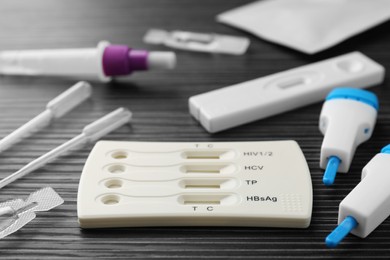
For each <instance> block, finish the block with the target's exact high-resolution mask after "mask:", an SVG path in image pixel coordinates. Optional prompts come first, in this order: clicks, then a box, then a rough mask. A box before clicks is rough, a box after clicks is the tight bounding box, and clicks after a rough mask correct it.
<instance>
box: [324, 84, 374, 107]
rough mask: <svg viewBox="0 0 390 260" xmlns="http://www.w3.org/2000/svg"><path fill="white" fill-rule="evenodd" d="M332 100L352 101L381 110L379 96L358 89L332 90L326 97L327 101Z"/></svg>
mask: <svg viewBox="0 0 390 260" xmlns="http://www.w3.org/2000/svg"><path fill="white" fill-rule="evenodd" d="M332 99H352V100H356V101H360V102H363V103H365V104H368V105H370V106H372V107H373V108H375V109H376V110H378V109H379V101H378V98H377V96H376V95H375V94H374V93H372V92H370V91H367V90H364V89H357V88H336V89H334V90H332V91H331V92H330V93H329V94H328V96H327V97H326V99H325V100H326V101H328V100H332Z"/></svg>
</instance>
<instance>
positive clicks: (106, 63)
mask: <svg viewBox="0 0 390 260" xmlns="http://www.w3.org/2000/svg"><path fill="white" fill-rule="evenodd" d="M147 59H148V52H147V51H144V50H133V49H130V48H129V47H128V46H126V45H109V46H107V47H106V48H105V49H104V52H103V61H102V62H103V71H104V74H105V75H106V76H123V75H128V74H130V73H131V72H133V71H134V70H147V69H148V63H147Z"/></svg>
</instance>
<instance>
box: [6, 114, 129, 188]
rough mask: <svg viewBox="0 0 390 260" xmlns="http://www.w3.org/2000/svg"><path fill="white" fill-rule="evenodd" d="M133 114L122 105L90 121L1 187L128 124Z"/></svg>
mask: <svg viewBox="0 0 390 260" xmlns="http://www.w3.org/2000/svg"><path fill="white" fill-rule="evenodd" d="M131 115H132V113H131V112H130V111H129V110H128V109H126V108H123V107H121V108H118V109H116V110H114V111H112V112H111V113H109V114H107V115H106V116H104V117H102V118H100V119H98V120H96V121H94V122H92V123H90V124H89V125H87V126H85V127H84V128H83V130H82V132H81V133H80V134H79V135H76V136H75V137H73V138H72V139H70V140H69V141H67V142H65V143H63V144H61V145H60V146H58V147H56V148H54V149H53V150H51V151H50V152H47V153H45V154H43V155H41V156H40V157H38V158H37V159H35V160H33V161H31V162H30V163H28V164H27V165H25V166H24V167H22V168H21V169H19V170H18V171H16V172H14V173H13V174H11V175H9V176H7V177H5V178H4V179H2V180H0V188H3V187H4V186H6V185H8V184H10V183H11V182H13V181H15V180H17V179H19V178H21V177H23V176H25V175H27V174H29V173H30V172H32V171H35V170H36V169H39V168H40V167H42V166H43V165H45V164H47V163H49V162H50V161H52V160H54V159H56V158H57V157H59V156H61V155H63V154H65V153H67V152H69V151H71V150H74V149H77V148H80V146H82V145H85V144H87V143H92V142H95V141H97V140H98V139H99V138H101V137H103V136H105V135H106V134H108V133H110V132H111V131H114V130H115V129H117V128H119V127H121V126H123V125H124V124H127V123H128V122H129V121H130V119H131Z"/></svg>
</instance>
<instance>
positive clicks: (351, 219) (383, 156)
mask: <svg viewBox="0 0 390 260" xmlns="http://www.w3.org/2000/svg"><path fill="white" fill-rule="evenodd" d="M361 179H362V180H361V182H360V183H359V184H358V185H357V186H356V187H355V188H354V189H353V190H352V191H351V192H350V193H349V194H348V195H347V196H346V197H345V198H344V200H343V201H341V203H340V206H339V217H338V227H337V228H336V229H335V230H333V232H332V233H330V234H329V235H328V236H327V237H326V239H325V243H326V245H327V246H328V247H331V248H334V247H336V246H337V245H338V244H339V243H340V242H341V241H342V240H343V239H344V237H345V236H347V235H348V234H349V233H351V234H354V235H356V236H358V237H361V238H365V237H367V236H368V235H369V234H370V233H371V232H372V231H374V230H375V229H376V228H377V227H378V226H379V225H380V224H381V223H382V222H383V221H384V220H385V219H386V218H388V217H389V215H390V189H389V187H390V145H387V146H385V147H384V148H383V149H382V150H381V152H380V153H379V154H377V155H375V156H374V158H372V159H371V161H370V162H369V163H368V164H367V165H366V166H365V167H364V168H363V170H362V177H361Z"/></svg>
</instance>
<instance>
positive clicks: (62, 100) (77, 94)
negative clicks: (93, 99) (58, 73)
mask: <svg viewBox="0 0 390 260" xmlns="http://www.w3.org/2000/svg"><path fill="white" fill-rule="evenodd" d="M91 93H92V88H91V85H90V84H89V83H87V82H84V81H80V82H78V83H76V84H75V85H73V86H72V87H71V88H69V89H68V90H66V91H65V92H63V93H61V94H60V95H59V96H57V97H56V98H54V99H53V100H51V101H50V102H49V103H47V105H46V110H45V111H43V112H42V113H40V114H39V115H37V116H36V117H34V118H33V119H32V120H30V121H29V122H27V123H26V124H24V125H22V126H21V127H19V128H18V129H16V130H15V131H13V132H12V133H11V134H9V135H8V136H6V137H4V138H3V139H1V140H0V152H3V151H5V150H7V149H8V148H10V147H11V146H12V145H14V144H15V143H17V142H19V141H21V140H22V139H23V138H26V137H28V136H30V135H32V134H33V133H35V132H38V131H39V130H41V129H43V128H45V127H46V126H48V125H49V124H50V122H51V121H52V120H53V119H55V118H60V117H62V116H63V115H65V114H66V113H68V112H69V111H71V110H72V109H73V108H75V107H76V106H78V105H80V104H81V103H82V102H83V101H85V100H86V99H87V98H89V97H90V96H91Z"/></svg>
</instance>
